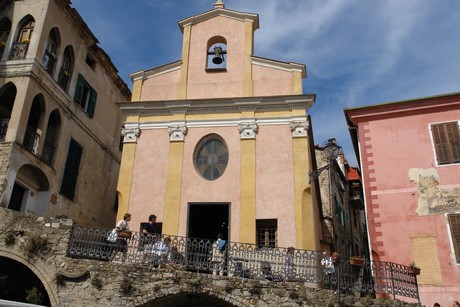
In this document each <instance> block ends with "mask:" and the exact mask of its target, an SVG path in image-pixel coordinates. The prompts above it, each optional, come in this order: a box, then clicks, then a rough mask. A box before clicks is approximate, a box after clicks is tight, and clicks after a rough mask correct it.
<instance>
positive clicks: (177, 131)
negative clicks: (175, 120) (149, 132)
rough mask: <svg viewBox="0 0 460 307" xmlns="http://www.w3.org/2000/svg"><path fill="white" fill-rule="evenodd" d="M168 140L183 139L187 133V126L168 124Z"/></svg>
mask: <svg viewBox="0 0 460 307" xmlns="http://www.w3.org/2000/svg"><path fill="white" fill-rule="evenodd" d="M168 131H169V140H170V141H171V142H174V141H183V140H184V139H185V136H186V135H187V131H188V128H187V126H185V125H174V126H169V128H168Z"/></svg>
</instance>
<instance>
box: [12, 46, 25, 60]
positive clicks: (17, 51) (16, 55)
mask: <svg viewBox="0 0 460 307" xmlns="http://www.w3.org/2000/svg"><path fill="white" fill-rule="evenodd" d="M28 48H29V44H27V43H25V42H16V43H13V48H12V51H11V55H10V60H23V59H25V58H26V54H27V49H28Z"/></svg>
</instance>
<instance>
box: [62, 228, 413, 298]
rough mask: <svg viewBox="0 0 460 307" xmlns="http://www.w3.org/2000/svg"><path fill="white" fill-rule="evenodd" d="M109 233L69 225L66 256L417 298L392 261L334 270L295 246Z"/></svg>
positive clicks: (343, 262) (340, 263) (405, 270)
mask: <svg viewBox="0 0 460 307" xmlns="http://www.w3.org/2000/svg"><path fill="white" fill-rule="evenodd" d="M111 232H112V229H101V228H94V227H87V226H80V225H74V226H73V229H72V234H71V238H70V241H69V245H68V249H67V255H68V256H70V257H77V258H89V259H97V260H102V261H121V262H123V263H135V264H144V265H152V266H155V267H160V268H161V267H169V268H173V269H178V270H188V271H195V272H201V273H209V274H215V275H217V274H219V275H223V276H238V277H241V278H250V279H261V280H270V281H275V282H277V281H292V282H302V283H308V284H310V285H311V286H313V287H320V288H331V289H335V290H338V293H347V292H350V291H358V292H361V293H373V294H383V295H392V296H393V298H396V296H404V297H409V298H414V299H417V300H419V293H418V286H417V278H416V276H415V275H412V274H411V273H410V272H409V267H407V266H404V265H400V264H396V263H391V262H377V261H374V262H370V261H367V260H364V261H363V262H362V263H361V264H360V265H359V266H355V265H352V264H353V263H351V262H350V261H349V259H346V258H339V259H338V260H336V261H335V263H334V269H333V272H329V273H326V270H325V268H324V267H323V266H322V265H321V260H322V254H321V252H319V251H309V250H300V249H296V250H295V251H294V254H293V255H292V257H289V256H288V249H287V248H281V247H278V248H258V247H257V246H256V245H253V244H246V243H237V242H229V243H228V244H227V245H226V247H225V249H224V250H223V251H222V252H221V250H220V249H219V248H218V245H217V244H216V242H215V240H209V239H198V238H187V237H180V236H170V235H162V234H157V235H148V236H144V235H143V234H141V233H137V232H132V236H131V238H130V239H121V238H118V239H117V241H115V242H110V241H108V240H107V238H109V237H110V235H111ZM169 240H170V241H171V242H170V243H168V242H167V241H169Z"/></svg>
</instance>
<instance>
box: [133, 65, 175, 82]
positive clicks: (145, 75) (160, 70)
mask: <svg viewBox="0 0 460 307" xmlns="http://www.w3.org/2000/svg"><path fill="white" fill-rule="evenodd" d="M181 67H182V61H181V60H178V61H175V62H171V63H168V64H165V65H161V66H158V67H153V68H151V69H148V70H140V71H137V72H134V73H132V74H130V75H129V77H130V78H131V80H132V81H133V82H134V81H137V80H139V79H140V80H145V79H149V78H152V77H156V76H159V75H162V74H165V73H168V72H171V71H174V70H178V69H180V68H181Z"/></svg>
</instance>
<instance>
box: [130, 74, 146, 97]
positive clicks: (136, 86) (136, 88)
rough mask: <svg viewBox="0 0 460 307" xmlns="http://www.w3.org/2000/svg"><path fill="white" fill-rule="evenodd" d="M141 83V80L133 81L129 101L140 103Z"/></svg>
mask: <svg viewBox="0 0 460 307" xmlns="http://www.w3.org/2000/svg"><path fill="white" fill-rule="evenodd" d="M142 83H143V80H142V79H136V80H134V81H133V92H132V95H131V101H141V93H142Z"/></svg>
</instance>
